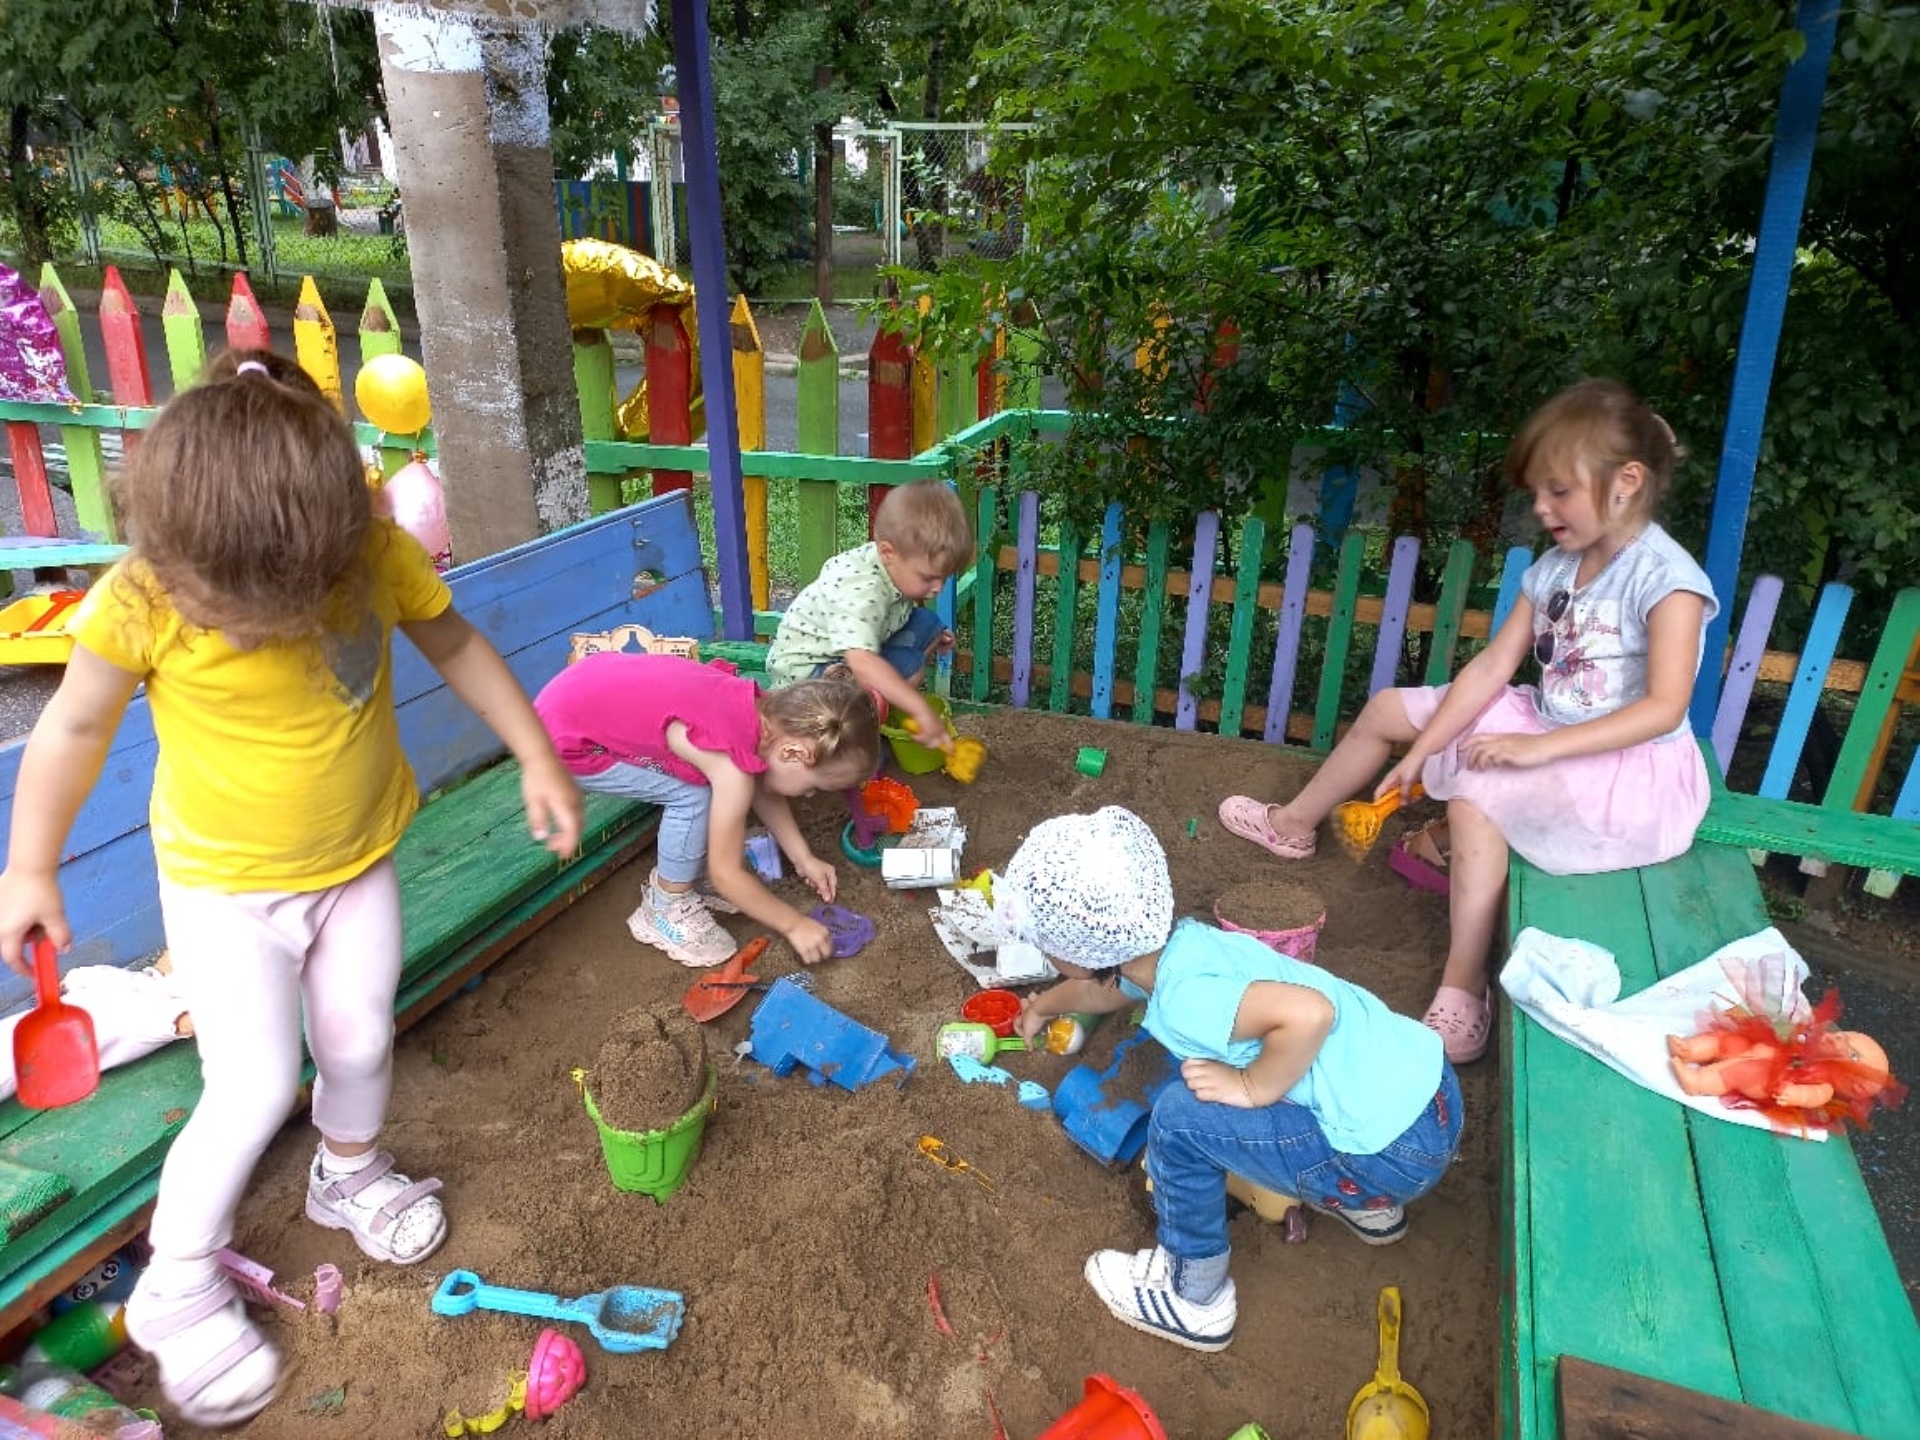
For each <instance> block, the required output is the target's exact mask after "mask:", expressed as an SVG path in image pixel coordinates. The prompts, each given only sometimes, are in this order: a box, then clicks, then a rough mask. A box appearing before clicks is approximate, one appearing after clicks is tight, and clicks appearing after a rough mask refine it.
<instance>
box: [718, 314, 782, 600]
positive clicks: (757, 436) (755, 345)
mask: <svg viewBox="0 0 1920 1440" xmlns="http://www.w3.org/2000/svg"><path fill="white" fill-rule="evenodd" d="M727 330H728V334H729V335H730V337H731V339H732V342H733V397H734V408H735V411H736V413H737V415H738V420H737V421H736V425H737V428H738V430H739V434H740V448H741V449H742V450H764V449H766V448H767V357H766V353H765V352H764V351H763V350H762V349H761V348H760V327H759V326H758V325H757V324H755V323H754V319H753V310H752V308H751V307H750V306H749V305H748V304H747V297H746V296H745V295H736V296H734V297H733V312H732V314H730V315H729V316H728V317H727ZM740 484H741V497H742V499H743V501H744V510H745V516H746V527H747V585H748V588H749V589H750V590H751V591H752V594H753V608H754V609H756V610H764V609H766V608H767V606H768V604H769V603H771V600H770V597H771V596H772V594H773V590H772V586H771V583H770V581H769V578H768V575H767V482H766V481H765V480H764V479H762V478H761V477H760V476H758V475H746V474H742V476H741V477H740Z"/></svg>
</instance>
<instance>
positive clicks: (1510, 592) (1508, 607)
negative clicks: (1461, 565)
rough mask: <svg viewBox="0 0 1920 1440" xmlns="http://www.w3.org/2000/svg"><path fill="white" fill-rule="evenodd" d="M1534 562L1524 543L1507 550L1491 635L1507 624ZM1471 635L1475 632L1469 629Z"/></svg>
mask: <svg viewBox="0 0 1920 1440" xmlns="http://www.w3.org/2000/svg"><path fill="white" fill-rule="evenodd" d="M1531 564H1533V552H1532V551H1531V550H1529V549H1527V547H1526V546H1524V545H1515V546H1514V547H1513V548H1512V549H1511V550H1509V551H1507V558H1506V562H1505V564H1504V565H1502V567H1501V570H1500V592H1499V594H1498V596H1496V597H1495V599H1494V602H1493V616H1492V623H1491V625H1490V626H1489V628H1488V630H1487V632H1486V633H1487V634H1489V635H1491V634H1493V632H1494V631H1495V630H1498V629H1499V628H1500V627H1501V626H1502V625H1504V624H1506V621H1507V616H1508V615H1509V614H1511V613H1512V611H1513V605H1514V602H1515V601H1516V600H1518V599H1519V598H1520V581H1521V580H1522V579H1523V578H1525V576H1526V573H1527V567H1528V566H1529V565H1531ZM1467 633H1468V634H1469V635H1471V634H1472V633H1473V632H1472V631H1471V630H1469V631H1467Z"/></svg>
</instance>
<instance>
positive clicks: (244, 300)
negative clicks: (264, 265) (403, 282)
mask: <svg viewBox="0 0 1920 1440" xmlns="http://www.w3.org/2000/svg"><path fill="white" fill-rule="evenodd" d="M379 284H380V282H379V281H378V280H376V281H374V282H373V285H374V288H375V289H377V288H378V287H379ZM384 293H385V292H382V297H383V298H384ZM367 303H368V304H369V305H371V304H372V303H373V292H372V290H369V291H368V293H367ZM226 328H227V348H229V349H231V350H271V349H272V348H273V335H272V333H271V332H270V331H269V330H268V328H267V316H266V312H265V311H263V310H262V309H261V308H260V302H259V301H258V300H256V299H254V296H253V286H252V285H251V284H249V283H248V281H247V277H246V274H245V273H244V272H243V271H238V270H236V271H235V272H234V275H233V288H232V289H231V290H230V291H229V292H228V294H227V326H226ZM397 343H398V342H397V337H396V344H397ZM360 358H361V359H362V360H363V361H364V360H365V359H366V358H367V354H366V350H365V347H364V344H363V346H362V349H361V352H360Z"/></svg>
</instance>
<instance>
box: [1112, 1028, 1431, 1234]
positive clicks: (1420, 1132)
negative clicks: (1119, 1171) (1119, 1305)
mask: <svg viewBox="0 0 1920 1440" xmlns="http://www.w3.org/2000/svg"><path fill="white" fill-rule="evenodd" d="M1442 1066H1443V1068H1442V1070H1441V1074H1440V1090H1439V1092H1438V1093H1437V1094H1436V1095H1435V1096H1434V1097H1433V1100H1432V1102H1431V1103H1430V1104H1429V1105H1428V1106H1427V1108H1426V1109H1425V1110H1424V1111H1422V1112H1421V1114H1420V1117H1419V1118H1418V1119H1417V1120H1415V1121H1414V1122H1413V1124H1411V1125H1409V1126H1408V1127H1407V1128H1406V1130H1405V1132H1404V1133H1402V1134H1401V1135H1400V1137H1399V1138H1398V1139H1396V1140H1395V1141H1393V1143H1392V1144H1390V1145H1388V1146H1387V1148H1386V1149H1384V1150H1382V1151H1380V1152H1379V1153H1378V1154H1375V1155H1344V1154H1342V1153H1341V1152H1340V1151H1338V1150H1336V1149H1334V1148H1333V1146H1332V1145H1331V1144H1330V1143H1329V1142H1328V1140H1327V1137H1326V1136H1325V1135H1324V1134H1323V1133H1322V1132H1321V1130H1320V1125H1319V1122H1317V1121H1316V1120H1315V1119H1314V1118H1313V1113H1312V1112H1311V1111H1310V1110H1308V1109H1307V1108H1306V1107H1305V1106H1302V1105H1295V1104H1292V1103H1290V1102H1289V1101H1285V1100H1282V1101H1281V1102H1280V1103H1279V1104H1277V1105H1267V1106H1264V1107H1262V1108H1261V1109H1258V1110H1242V1109H1239V1108H1238V1107H1236V1106H1232V1105H1214V1104H1211V1103H1209V1102H1207V1101H1204V1100H1196V1099H1195V1098H1194V1096H1193V1092H1192V1091H1191V1090H1189V1089H1188V1088H1187V1087H1186V1084H1185V1083H1184V1082H1183V1081H1180V1080H1178V1079H1176V1080H1175V1081H1174V1083H1173V1084H1171V1085H1169V1086H1168V1087H1167V1088H1166V1089H1165V1090H1163V1091H1162V1092H1161V1094H1160V1098H1159V1099H1158V1100H1156V1101H1154V1104H1153V1119H1152V1121H1151V1122H1150V1123H1149V1126H1148V1129H1147V1174H1148V1175H1149V1176H1151V1177H1152V1179H1153V1205H1154V1210H1155V1211H1156V1212H1157V1214H1158V1215H1159V1219H1160V1244H1161V1245H1162V1246H1163V1247H1164V1248H1165V1249H1166V1251H1167V1253H1168V1254H1169V1255H1172V1256H1174V1257H1175V1258H1176V1259H1181V1260H1207V1259H1211V1258H1212V1257H1214V1256H1216V1255H1224V1254H1225V1253H1226V1252H1227V1249H1228V1245H1227V1175H1228V1173H1229V1172H1231V1173H1232V1174H1235V1175H1239V1176H1241V1177H1243V1178H1245V1179H1247V1180H1251V1181H1252V1182H1253V1183H1254V1184H1256V1185H1261V1186H1264V1187H1266V1188H1267V1189H1269V1190H1277V1191H1279V1192H1280V1193H1281V1194H1282V1195H1292V1196H1295V1197H1297V1198H1299V1199H1301V1200H1304V1201H1306V1202H1307V1203H1308V1204H1309V1205H1317V1206H1319V1207H1321V1208H1322V1209H1325V1210H1342V1209H1346V1210H1366V1209H1379V1208H1382V1207H1383V1206H1386V1205H1404V1204H1405V1203H1406V1202H1407V1201H1409V1200H1413V1199H1416V1198H1418V1197H1419V1196H1421V1195H1424V1194H1426V1193H1427V1191H1429V1190H1431V1189H1432V1188H1433V1187H1434V1186H1435V1185H1436V1184H1437V1183H1438V1182H1439V1180H1440V1177H1441V1175H1442V1174H1444V1173H1445V1171H1446V1168H1447V1166H1448V1165H1450V1164H1451V1163H1453V1157H1454V1155H1455V1153H1456V1152H1457V1151H1458V1150H1459V1148H1460V1131H1461V1126H1462V1124H1463V1122H1464V1121H1465V1118H1466V1117H1465V1115H1464V1114H1463V1113H1462V1109H1461V1105H1460V1082H1459V1080H1458V1079H1457V1078H1455V1076H1454V1073H1453V1066H1452V1065H1449V1064H1446V1063H1445V1062H1444V1061H1443V1062H1442Z"/></svg>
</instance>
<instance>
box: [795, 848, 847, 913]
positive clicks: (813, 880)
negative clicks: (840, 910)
mask: <svg viewBox="0 0 1920 1440" xmlns="http://www.w3.org/2000/svg"><path fill="white" fill-rule="evenodd" d="M793 873H794V874H796V875H798V876H799V877H800V878H801V879H802V880H804V881H806V882H807V884H809V885H811V886H812V887H813V890H814V893H815V894H816V895H818V896H819V897H820V898H821V899H822V900H824V901H826V902H827V903H828V904H829V905H831V904H832V903H833V897H834V896H835V895H837V894H838V893H839V891H840V872H839V871H838V870H835V869H834V868H833V866H832V865H831V864H829V863H828V862H827V861H825V860H822V859H821V858H820V857H819V856H818V855H806V856H804V857H802V858H801V859H798V860H795V861H794V862H793Z"/></svg>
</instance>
